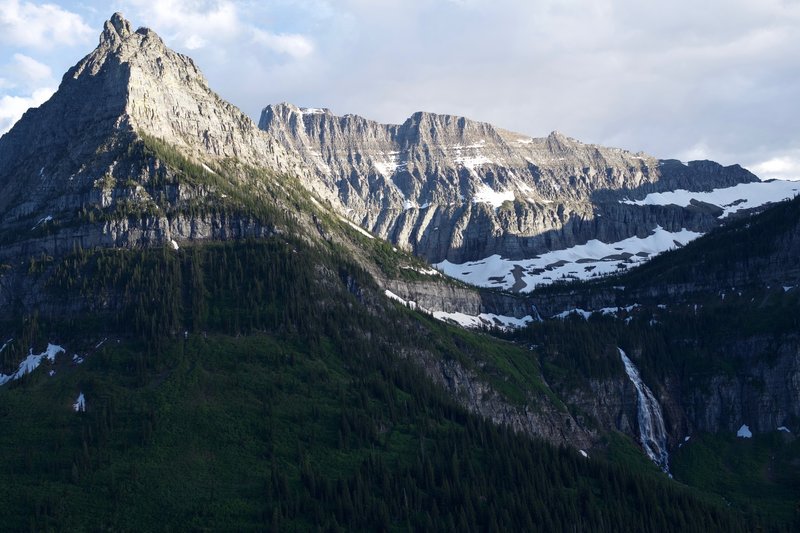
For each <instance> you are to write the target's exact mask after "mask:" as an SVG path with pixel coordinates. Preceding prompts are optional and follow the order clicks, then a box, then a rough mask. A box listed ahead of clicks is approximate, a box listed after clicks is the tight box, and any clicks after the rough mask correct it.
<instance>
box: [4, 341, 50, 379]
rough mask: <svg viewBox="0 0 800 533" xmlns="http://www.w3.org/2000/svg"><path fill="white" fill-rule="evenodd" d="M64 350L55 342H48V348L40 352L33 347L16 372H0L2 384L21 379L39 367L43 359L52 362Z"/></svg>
mask: <svg viewBox="0 0 800 533" xmlns="http://www.w3.org/2000/svg"><path fill="white" fill-rule="evenodd" d="M8 342H11V341H8ZM7 344H8V343H6V344H4V345H3V348H5V347H6V345H7ZM0 351H2V350H0ZM64 351H65V350H64V348H62V347H61V346H58V345H55V344H48V345H47V349H46V350H45V351H43V352H42V353H40V354H34V353H33V349H32V348H31V349H30V350H29V351H28V356H27V357H26V358H25V359H24V360H23V361H22V362H21V363H20V364H19V367H18V368H17V371H16V372H14V373H13V374H10V375H5V374H0V385H5V384H6V383H8V382H9V381H13V380H16V379H20V378H21V377H22V376H24V375H25V374H30V373H31V372H33V371H34V370H36V369H37V368H39V365H40V364H42V361H43V360H45V359H47V360H48V361H50V362H51V363H52V362H53V361H55V360H56V356H57V355H58V354H60V353H62V352H64Z"/></svg>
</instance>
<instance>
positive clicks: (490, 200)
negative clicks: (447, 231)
mask: <svg viewBox="0 0 800 533" xmlns="http://www.w3.org/2000/svg"><path fill="white" fill-rule="evenodd" d="M513 201H514V193H513V191H503V192H497V191H495V190H494V189H492V188H491V187H489V186H488V185H486V184H483V185H481V186H480V187H479V188H478V190H476V191H475V196H473V198H472V203H475V204H491V205H492V206H493V207H494V208H495V209H496V208H498V207H500V206H501V205H503V202H513Z"/></svg>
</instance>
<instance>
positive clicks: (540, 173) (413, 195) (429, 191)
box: [259, 103, 758, 263]
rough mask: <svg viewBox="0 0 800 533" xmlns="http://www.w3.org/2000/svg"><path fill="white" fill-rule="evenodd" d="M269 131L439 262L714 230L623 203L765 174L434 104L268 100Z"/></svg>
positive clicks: (337, 189) (339, 192) (372, 225)
mask: <svg viewBox="0 0 800 533" xmlns="http://www.w3.org/2000/svg"><path fill="white" fill-rule="evenodd" d="M259 127H260V128H261V129H263V130H265V131H267V132H269V133H270V134H271V135H272V136H273V137H274V138H276V139H278V140H279V141H280V142H282V143H283V145H284V146H285V147H286V148H287V149H289V150H292V151H294V152H296V153H298V154H300V156H301V157H302V158H303V159H304V160H305V161H306V163H307V165H308V166H309V167H310V168H312V169H313V171H314V172H315V173H316V174H317V176H318V178H319V180H321V181H322V182H323V183H324V185H325V187H327V188H328V190H329V192H330V194H331V195H335V196H337V197H338V198H339V199H340V201H341V203H342V204H343V205H344V207H345V209H346V210H347V214H348V217H350V218H351V219H352V220H354V221H355V222H357V223H359V224H361V225H362V226H363V227H365V228H367V229H369V230H370V231H373V232H374V233H376V234H378V235H380V236H382V237H384V238H386V239H388V240H390V241H392V242H393V243H394V244H396V245H397V246H401V247H403V248H404V249H407V250H411V251H413V252H414V253H417V254H418V255H422V256H423V257H425V258H426V259H428V260H429V261H431V262H433V263H436V262H440V261H442V260H444V259H447V260H449V261H452V262H455V263H461V262H464V261H467V260H478V259H482V258H484V257H487V256H489V255H492V254H493V253H499V254H502V255H503V256H504V257H510V258H513V259H524V258H528V257H532V256H534V255H536V254H538V253H541V252H543V251H546V250H550V249H554V248H566V247H569V246H573V245H576V244H583V243H585V242H586V241H588V240H590V239H591V238H594V237H597V236H600V237H601V238H603V239H604V240H605V241H606V242H611V241H613V240H622V239H624V238H627V237H631V236H633V235H639V236H643V235H645V234H647V233H649V232H652V230H653V229H654V228H655V227H656V226H661V227H664V228H668V229H669V230H671V231H679V230H681V229H684V228H686V229H690V230H694V231H707V230H708V229H710V228H711V227H714V226H716V225H717V224H718V221H717V220H716V217H715V216H714V215H713V214H712V213H705V214H703V213H701V214H700V216H699V217H698V210H697V209H695V210H694V211H691V210H686V209H652V208H649V207H644V208H638V207H637V208H629V207H628V206H619V203H620V201H621V200H623V199H626V198H640V197H644V196H645V195H646V194H648V193H651V192H658V191H667V190H675V189H679V188H687V189H690V190H711V189H714V188H718V187H729V186H732V185H737V184H741V183H749V182H757V181H758V178H757V177H756V176H755V175H753V174H752V173H750V172H749V171H747V170H745V169H743V168H741V167H740V166H738V165H731V166H729V167H722V166H721V165H718V164H717V163H713V162H710V161H697V162H691V163H690V164H689V165H683V164H682V163H680V162H678V161H675V160H659V159H657V158H655V157H652V156H648V155H646V154H642V153H636V154H634V153H632V152H629V151H627V150H623V149H619V148H607V147H602V146H598V145H591V144H583V143H581V142H579V141H576V140H575V139H572V138H569V137H567V136H565V135H563V134H561V133H558V132H553V133H551V134H550V135H548V136H547V137H544V138H532V137H529V136H525V135H522V134H518V133H513V132H509V131H507V130H503V129H500V128H496V127H494V126H492V125H491V124H488V123H484V122H476V121H472V120H469V119H466V118H464V117H456V116H452V115H437V114H435V113H429V112H417V113H414V114H413V115H412V116H411V117H409V118H408V119H407V120H406V121H405V122H404V123H403V124H380V123H378V122H375V121H371V120H368V119H365V118H363V117H360V116H357V115H345V116H343V117H337V116H335V115H333V113H331V112H330V111H329V110H324V109H316V108H311V109H310V110H309V109H304V108H298V107H296V106H294V105H292V104H285V103H284V104H278V105H273V106H267V107H266V108H264V110H263V111H262V114H261V118H260V120H259ZM573 226H574V227H573Z"/></svg>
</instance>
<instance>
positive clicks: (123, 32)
mask: <svg viewBox="0 0 800 533" xmlns="http://www.w3.org/2000/svg"><path fill="white" fill-rule="evenodd" d="M130 33H131V23H130V22H128V21H127V19H125V17H123V16H122V13H120V12H116V13H114V14H113V15H111V18H110V19H109V20H107V21H106V23H105V24H104V25H103V33H102V34H101V35H100V43H101V44H102V43H103V42H115V41H118V40H121V39H125V38H126V37H128V35H130Z"/></svg>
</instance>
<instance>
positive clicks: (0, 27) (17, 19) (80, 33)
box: [0, 0, 95, 50]
mask: <svg viewBox="0 0 800 533" xmlns="http://www.w3.org/2000/svg"><path fill="white" fill-rule="evenodd" d="M94 33H95V32H94V31H93V30H92V29H91V28H90V27H89V26H88V25H87V24H86V23H85V22H84V21H83V19H82V18H81V17H80V15H77V14H76V13H72V12H70V11H67V10H65V9H62V8H61V7H59V6H57V5H55V4H37V3H34V2H20V1H19V0H0V42H3V43H5V44H8V45H10V46H14V47H18V48H24V47H33V48H38V49H45V50H49V49H52V48H55V47H56V46H59V45H74V44H78V43H81V42H85V41H87V39H88V38H89V37H90V36H92V35H93V34H94Z"/></svg>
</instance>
